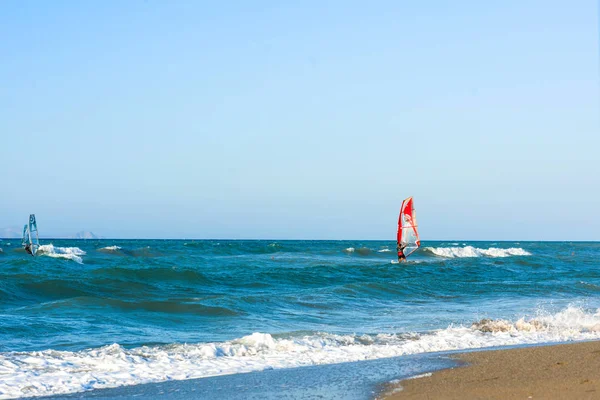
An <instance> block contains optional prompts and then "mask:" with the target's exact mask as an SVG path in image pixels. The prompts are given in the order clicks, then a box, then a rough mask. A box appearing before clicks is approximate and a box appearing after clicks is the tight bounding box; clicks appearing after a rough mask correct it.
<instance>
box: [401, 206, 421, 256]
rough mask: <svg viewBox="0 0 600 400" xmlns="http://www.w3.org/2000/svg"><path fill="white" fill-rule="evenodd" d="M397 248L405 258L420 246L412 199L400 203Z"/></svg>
mask: <svg viewBox="0 0 600 400" xmlns="http://www.w3.org/2000/svg"><path fill="white" fill-rule="evenodd" d="M397 241H398V246H400V247H401V248H403V252H404V255H405V256H408V255H410V254H411V253H413V252H414V251H415V250H417V249H418V248H419V246H420V245H421V241H420V240H419V232H418V231H417V215H416V214H415V208H414V205H413V198H412V197H409V198H408V199H406V200H404V201H403V202H402V207H400V216H399V217H398V238H397Z"/></svg>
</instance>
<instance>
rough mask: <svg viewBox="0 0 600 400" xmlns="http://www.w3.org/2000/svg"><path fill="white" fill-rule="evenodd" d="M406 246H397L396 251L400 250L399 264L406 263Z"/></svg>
mask: <svg viewBox="0 0 600 400" xmlns="http://www.w3.org/2000/svg"><path fill="white" fill-rule="evenodd" d="M405 247H406V244H404V243H398V245H397V246H396V250H398V262H402V261H406V256H405V255H404V248H405Z"/></svg>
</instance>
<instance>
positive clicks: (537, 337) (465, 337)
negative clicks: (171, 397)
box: [0, 306, 600, 398]
mask: <svg viewBox="0 0 600 400" xmlns="http://www.w3.org/2000/svg"><path fill="white" fill-rule="evenodd" d="M589 339H600V310H596V311H595V312H586V311H585V310H583V309H581V308H577V307H572V306H570V307H567V308H566V309H564V310H562V311H560V312H558V313H555V314H546V315H544V314H540V315H538V316H536V317H532V318H525V317H523V318H520V319H518V320H517V321H514V322H513V321H510V320H503V319H495V320H494V319H483V320H480V321H477V322H475V323H473V324H471V325H467V326H464V325H459V326H455V325H451V326H449V327H448V328H446V329H440V330H435V331H430V332H425V333H403V334H377V335H335V334H329V333H314V334H311V335H305V336H289V337H277V336H271V335H270V334H267V333H253V334H251V335H249V336H244V337H242V338H239V339H235V340H232V341H227V342H218V343H199V344H170V345H165V346H143V347H137V348H133V349H127V348H124V347H122V346H120V345H118V344H112V345H109V346H104V347H100V348H93V349H87V350H82V351H77V352H70V351H56V350H45V351H32V352H6V353H0V371H2V381H1V382H0V398H13V397H22V396H42V395H52V394H65V393H72V392H80V391H85V390H92V389H99V388H108V387H117V386H124V385H135V384H141V383H149V382H161V381H166V380H183V379H193V378H202V377H208V376H215V375H227V374H236V373H245V372H251V371H260V370H264V369H275V368H292V367H300V366H310V365H321V364H333V363H341V362H348V361H359V360H366V359H377V358H385V357H395V356H402V355H408V354H418V353H428V352H439V351H450V350H465V349H477V348H484V347H494V346H507V345H520V344H535V343H551V342H564V341H577V340H589Z"/></svg>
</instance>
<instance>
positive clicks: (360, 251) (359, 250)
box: [344, 247, 373, 256]
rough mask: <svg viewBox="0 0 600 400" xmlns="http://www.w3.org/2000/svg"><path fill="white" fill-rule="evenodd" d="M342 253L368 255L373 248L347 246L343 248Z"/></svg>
mask: <svg viewBox="0 0 600 400" xmlns="http://www.w3.org/2000/svg"><path fill="white" fill-rule="evenodd" d="M344 253H348V254H352V253H356V254H358V255H360V256H368V255H369V254H371V253H373V250H371V249H369V248H368V247H359V248H355V247H348V248H347V249H344Z"/></svg>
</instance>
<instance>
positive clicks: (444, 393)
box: [382, 341, 600, 400]
mask: <svg viewBox="0 0 600 400" xmlns="http://www.w3.org/2000/svg"><path fill="white" fill-rule="evenodd" d="M450 357H451V358H452V359H454V360H456V361H458V362H459V363H460V364H462V365H460V366H458V367H453V368H449V369H444V370H440V371H437V372H433V373H426V374H423V375H419V376H415V377H413V378H409V379H405V380H400V381H393V382H391V383H389V384H388V385H386V389H385V390H384V393H383V395H382V398H383V399H385V400H402V399H414V400H420V399H423V400H425V399H427V400H431V399H441V400H448V399H480V398H485V399H507V398H523V399H528V398H529V399H536V398H537V399H564V398H578V399H586V398H590V399H591V398H599V397H600V341H588V342H577V343H568V344H552V345H542V346H532V347H519V348H511V349H498V350H484V351H474V352H467V353H459V354H456V355H453V356H450Z"/></svg>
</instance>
